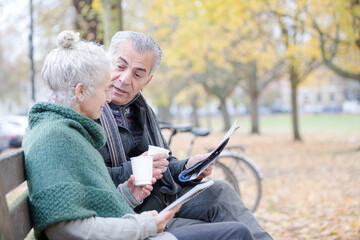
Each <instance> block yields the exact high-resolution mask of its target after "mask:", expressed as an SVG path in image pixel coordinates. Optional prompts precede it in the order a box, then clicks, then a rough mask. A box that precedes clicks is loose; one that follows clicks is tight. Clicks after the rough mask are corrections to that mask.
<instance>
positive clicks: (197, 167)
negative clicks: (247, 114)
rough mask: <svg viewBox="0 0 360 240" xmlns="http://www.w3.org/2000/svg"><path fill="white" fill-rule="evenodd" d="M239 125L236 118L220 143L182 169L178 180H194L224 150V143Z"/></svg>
mask: <svg viewBox="0 0 360 240" xmlns="http://www.w3.org/2000/svg"><path fill="white" fill-rule="evenodd" d="M238 128H239V127H238V126H237V120H236V121H235V122H234V123H233V125H232V126H231V128H230V129H229V131H228V132H227V133H226V135H225V137H224V139H223V140H222V141H221V142H220V144H219V145H218V146H217V147H216V148H215V149H214V150H213V151H212V152H211V154H210V155H209V156H208V157H207V158H205V159H203V160H201V161H199V162H197V163H195V164H194V165H193V166H191V167H189V168H187V169H185V170H183V171H182V172H181V173H180V174H179V180H180V181H182V182H187V181H191V180H195V179H197V178H198V176H199V175H200V174H201V173H202V172H203V171H204V170H205V169H206V168H207V167H208V166H210V164H211V163H212V162H214V161H215V160H216V159H217V158H218V157H219V155H220V153H221V152H222V151H223V150H224V148H225V147H226V145H227V144H228V142H229V140H230V136H231V134H232V133H233V132H234V131H236V130H237V129H238Z"/></svg>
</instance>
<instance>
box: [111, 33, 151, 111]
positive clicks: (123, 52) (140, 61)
mask: <svg viewBox="0 0 360 240" xmlns="http://www.w3.org/2000/svg"><path fill="white" fill-rule="evenodd" d="M154 61H155V56H154V54H153V53H152V52H151V51H146V52H143V53H139V52H137V51H136V50H135V49H134V48H133V46H132V43H131V41H130V40H125V41H123V42H121V43H120V44H119V46H118V49H117V51H116V53H115V55H114V56H113V63H112V68H111V93H112V99H111V101H112V102H113V103H115V104H117V105H120V106H122V105H125V104H127V103H129V102H130V101H131V100H132V99H133V98H134V96H135V95H136V94H137V93H138V92H139V91H141V90H142V89H143V88H144V87H145V86H146V85H147V84H148V83H149V82H150V80H151V78H152V76H151V77H149V74H150V71H151V67H152V65H153V63H154Z"/></svg>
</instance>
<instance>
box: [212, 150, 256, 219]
mask: <svg viewBox="0 0 360 240" xmlns="http://www.w3.org/2000/svg"><path fill="white" fill-rule="evenodd" d="M216 161H217V162H218V163H221V164H222V165H225V166H226V167H227V168H228V169H231V172H232V174H233V176H234V178H236V179H237V185H238V189H239V191H238V193H239V194H240V197H241V199H242V200H243V202H244V203H245V205H246V206H247V207H248V208H249V209H250V210H251V211H252V212H255V210H256V208H257V207H258V205H259V202H260V199H261V191H262V189H261V178H262V176H261V172H260V170H259V168H258V167H257V166H256V164H255V163H254V162H253V161H252V160H251V159H250V158H249V157H247V156H245V155H243V154H239V153H236V152H232V151H224V152H222V153H221V154H220V157H219V158H218V159H217V160H216Z"/></svg>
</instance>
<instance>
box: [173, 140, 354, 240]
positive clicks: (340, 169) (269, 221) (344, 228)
mask: <svg viewBox="0 0 360 240" xmlns="http://www.w3.org/2000/svg"><path fill="white" fill-rule="evenodd" d="M179 138H180V139H179ZM302 138H303V141H302V142H300V143H299V142H296V143H295V142H293V141H292V136H291V135H290V134H277V135H260V136H244V135H240V136H238V135H237V134H236V135H234V136H233V137H232V138H231V141H230V144H229V145H233V144H236V143H239V144H244V145H246V151H245V153H246V154H247V155H249V156H250V157H251V158H252V159H253V160H255V161H256V163H257V164H258V165H259V167H260V168H261V170H262V172H263V175H264V179H263V181H262V182H263V197H262V199H261V202H260V206H259V207H258V209H257V211H256V212H255V216H256V217H257V219H258V220H259V221H260V223H261V224H262V225H263V226H264V227H265V228H266V229H267V231H268V232H269V233H270V234H271V235H272V236H273V237H274V239H277V240H281V239H284V240H285V239H286V240H288V239H321V240H325V239H346V240H352V239H354V240H355V239H360V133H352V134H347V135H342V134H303V135H302ZM188 140H189V138H188V139H185V140H182V139H181V137H180V136H179V137H178V139H177V140H174V144H173V148H174V150H175V151H174V152H176V151H178V153H179V154H180V155H181V150H180V149H186V144H187V141H188ZM220 140H221V137H220V136H219V137H211V136H209V137H206V138H203V139H198V140H197V142H196V148H195V149H194V152H203V151H204V150H203V147H202V146H214V145H216V144H217V142H219V141H220ZM175 142H176V143H177V144H175Z"/></svg>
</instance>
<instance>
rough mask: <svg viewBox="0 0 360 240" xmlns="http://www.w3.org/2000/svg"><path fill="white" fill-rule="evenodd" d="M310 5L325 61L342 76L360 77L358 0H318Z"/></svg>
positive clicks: (359, 12) (359, 14)
mask: <svg viewBox="0 0 360 240" xmlns="http://www.w3.org/2000/svg"><path fill="white" fill-rule="evenodd" d="M310 7H311V16H312V19H313V26H314V29H315V30H316V32H317V33H318V38H319V42H320V50H321V57H322V61H323V63H324V64H325V65H326V66H327V67H329V68H330V69H331V70H333V71H334V72H336V73H337V74H339V75H340V76H343V77H345V78H350V79H356V80H358V81H360V72H359V65H360V2H359V0H350V1H349V0H338V1H329V0H325V1H319V0H317V1H312V2H311V6H310Z"/></svg>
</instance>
